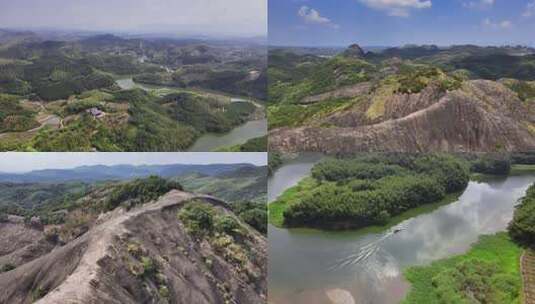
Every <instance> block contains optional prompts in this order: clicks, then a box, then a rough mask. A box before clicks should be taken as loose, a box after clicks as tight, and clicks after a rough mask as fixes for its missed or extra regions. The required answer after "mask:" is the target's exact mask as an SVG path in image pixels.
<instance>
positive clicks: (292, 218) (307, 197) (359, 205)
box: [270, 154, 470, 228]
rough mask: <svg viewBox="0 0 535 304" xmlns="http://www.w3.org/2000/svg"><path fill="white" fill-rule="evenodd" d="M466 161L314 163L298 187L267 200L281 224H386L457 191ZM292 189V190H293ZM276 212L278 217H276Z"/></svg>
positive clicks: (393, 158) (407, 158) (413, 158)
mask: <svg viewBox="0 0 535 304" xmlns="http://www.w3.org/2000/svg"><path fill="white" fill-rule="evenodd" d="M469 177H470V173H469V167H468V163H467V162H465V161H464V160H462V159H459V158H456V157H453V156H446V155H427V156H418V155H402V154H396V155H380V154H376V155H363V156H355V157H349V158H339V159H328V160H325V161H322V162H321V163H319V164H317V165H316V166H314V168H313V169H312V177H311V178H309V179H307V180H305V181H303V182H302V183H303V184H301V185H300V186H299V185H298V187H301V188H300V189H290V190H289V191H288V193H286V194H283V195H282V196H281V197H280V198H279V200H278V201H276V202H274V203H272V204H270V212H271V211H273V214H270V216H273V220H274V221H275V222H278V223H281V218H280V217H281V216H282V224H284V225H285V226H291V227H296V226H312V227H322V228H349V227H352V228H358V227H364V226H368V225H381V224H385V223H387V222H388V221H389V220H390V219H391V217H393V216H396V215H398V214H400V213H402V212H404V211H407V210H409V209H412V208H415V207H418V206H421V205H424V204H429V203H434V202H437V201H439V200H441V199H444V198H445V197H446V195H447V194H449V193H456V192H458V191H462V190H463V189H464V188H465V187H466V186H467V185H468V180H469ZM292 191H294V192H292ZM277 217H279V218H277Z"/></svg>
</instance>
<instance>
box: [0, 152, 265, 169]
mask: <svg viewBox="0 0 535 304" xmlns="http://www.w3.org/2000/svg"><path fill="white" fill-rule="evenodd" d="M243 163H248V164H253V165H256V166H265V165H267V154H266V153H265V152H240V153H232V152H99V153H94V152H27V153H9V152H8V153H1V154H0V173H27V172H31V171H37V170H46V169H67V170H68V169H74V168H77V167H82V166H95V165H104V166H115V165H133V166H143V165H174V164H184V165H211V164H243Z"/></svg>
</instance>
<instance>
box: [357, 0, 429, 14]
mask: <svg viewBox="0 0 535 304" xmlns="http://www.w3.org/2000/svg"><path fill="white" fill-rule="evenodd" d="M357 1H359V2H360V3H362V4H364V5H366V6H368V7H370V8H372V9H376V10H380V11H385V12H386V13H387V14H388V15H390V16H396V17H408V16H409V15H410V11H411V10H413V9H426V8H431V6H432V2H431V0H357Z"/></svg>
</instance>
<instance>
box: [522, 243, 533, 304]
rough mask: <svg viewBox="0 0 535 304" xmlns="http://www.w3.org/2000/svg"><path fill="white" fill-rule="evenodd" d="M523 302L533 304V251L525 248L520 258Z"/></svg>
mask: <svg viewBox="0 0 535 304" xmlns="http://www.w3.org/2000/svg"><path fill="white" fill-rule="evenodd" d="M520 270H521V272H522V282H523V289H522V290H523V293H524V304H535V251H533V250H530V249H527V250H525V251H524V254H522V257H521V258H520Z"/></svg>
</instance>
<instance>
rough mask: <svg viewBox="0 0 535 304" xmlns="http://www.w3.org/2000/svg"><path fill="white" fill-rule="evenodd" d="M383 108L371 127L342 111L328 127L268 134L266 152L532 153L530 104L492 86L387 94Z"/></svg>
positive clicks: (356, 114)
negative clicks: (267, 149)
mask: <svg viewBox="0 0 535 304" xmlns="http://www.w3.org/2000/svg"><path fill="white" fill-rule="evenodd" d="M383 108H384V111H383V113H382V115H381V117H380V118H378V119H376V120H374V121H372V122H371V123H370V121H369V119H368V120H367V119H366V118H365V117H364V116H363V113H362V112H353V113H352V112H342V113H336V114H334V115H333V116H331V117H329V118H327V120H326V122H328V123H329V124H330V125H331V126H330V127H316V126H305V127H300V128H281V129H276V130H273V131H271V132H270V134H269V136H270V137H269V146H270V147H269V148H270V150H271V151H280V152H302V151H309V152H325V153H354V152H369V151H395V152H438V151H442V152H466V151H471V152H493V151H532V150H535V133H534V132H535V131H534V130H535V128H534V126H535V117H534V113H535V109H534V108H533V105H528V104H526V103H523V102H522V101H521V100H520V99H519V98H518V96H517V95H516V94H515V93H514V92H513V91H511V90H509V89H508V88H507V87H505V86H504V85H502V84H500V83H497V82H493V81H486V80H474V81H469V82H466V83H465V84H464V85H463V86H462V88H460V89H457V90H454V91H449V92H446V93H444V94H439V93H436V92H435V91H433V90H431V91H426V90H424V91H422V92H420V93H419V94H412V95H410V94H405V95H392V96H391V97H389V98H387V99H386V100H385V101H384V105H383Z"/></svg>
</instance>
